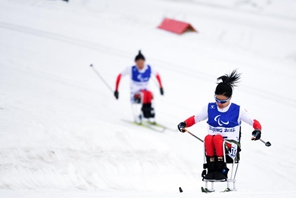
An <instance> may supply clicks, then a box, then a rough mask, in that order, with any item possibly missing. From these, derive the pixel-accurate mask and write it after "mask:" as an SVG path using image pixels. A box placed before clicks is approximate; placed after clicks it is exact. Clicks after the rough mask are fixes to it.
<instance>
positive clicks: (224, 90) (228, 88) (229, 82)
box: [215, 69, 241, 98]
mask: <svg viewBox="0 0 296 198" xmlns="http://www.w3.org/2000/svg"><path fill="white" fill-rule="evenodd" d="M240 76H241V74H240V73H237V70H236V69H235V70H233V71H232V72H231V74H230V75H228V74H225V75H223V76H220V77H219V78H217V80H222V82H219V83H218V85H217V86H216V90H215V94H216V95H224V96H226V97H228V98H230V97H231V96H232V88H233V87H235V86H236V83H237V82H238V81H239V79H240Z"/></svg>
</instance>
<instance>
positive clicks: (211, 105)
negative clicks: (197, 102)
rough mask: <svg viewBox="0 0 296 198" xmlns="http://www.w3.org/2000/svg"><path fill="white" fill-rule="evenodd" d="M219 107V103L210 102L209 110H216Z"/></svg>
mask: <svg viewBox="0 0 296 198" xmlns="http://www.w3.org/2000/svg"><path fill="white" fill-rule="evenodd" d="M215 109H217V104H216V103H215V102H209V104H208V110H215Z"/></svg>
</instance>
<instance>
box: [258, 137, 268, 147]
mask: <svg viewBox="0 0 296 198" xmlns="http://www.w3.org/2000/svg"><path fill="white" fill-rule="evenodd" d="M259 140H260V141H261V142H262V143H263V144H265V146H267V147H270V146H271V143H270V142H269V141H267V142H265V141H263V140H261V139H259Z"/></svg>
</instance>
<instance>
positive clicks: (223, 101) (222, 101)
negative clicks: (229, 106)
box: [215, 96, 230, 104]
mask: <svg viewBox="0 0 296 198" xmlns="http://www.w3.org/2000/svg"><path fill="white" fill-rule="evenodd" d="M215 100H216V102H218V103H220V104H224V103H226V102H228V101H229V100H230V98H228V99H226V100H219V99H218V98H217V97H216V96H215Z"/></svg>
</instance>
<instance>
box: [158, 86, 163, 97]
mask: <svg viewBox="0 0 296 198" xmlns="http://www.w3.org/2000/svg"><path fill="white" fill-rule="evenodd" d="M159 91H160V94H161V95H163V94H164V92H163V88H162V87H160V88H159Z"/></svg>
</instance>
